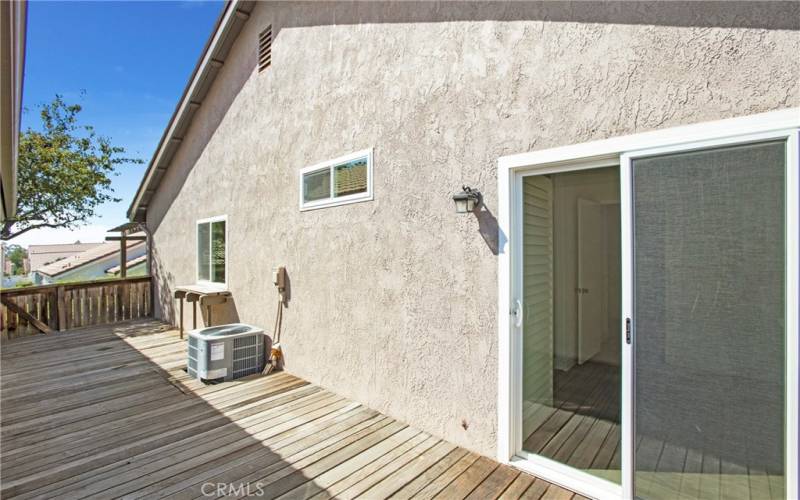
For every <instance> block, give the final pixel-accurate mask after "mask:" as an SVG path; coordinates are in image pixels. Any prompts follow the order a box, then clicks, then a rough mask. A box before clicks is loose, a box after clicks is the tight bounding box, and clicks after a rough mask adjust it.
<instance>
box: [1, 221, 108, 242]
mask: <svg viewBox="0 0 800 500" xmlns="http://www.w3.org/2000/svg"><path fill="white" fill-rule="evenodd" d="M112 227H114V226H113V225H112V226H105V225H102V226H101V225H97V224H92V225H88V226H83V227H79V228H77V229H64V228H58V229H55V228H45V229H34V230H32V231H28V232H27V233H24V234H21V235H20V236H17V237H16V238H14V239H11V240H8V241H6V242H5V243H6V244H9V245H22V246H23V247H27V246H28V245H53V244H57V243H75V242H76V241H79V240H80V242H81V243H98V242H101V241H105V239H106V236H107V232H108V230H109V229H111V228H112Z"/></svg>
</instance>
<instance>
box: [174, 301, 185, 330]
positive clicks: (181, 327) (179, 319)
mask: <svg viewBox="0 0 800 500" xmlns="http://www.w3.org/2000/svg"><path fill="white" fill-rule="evenodd" d="M184 297H186V292H184V291H183V290H178V291H177V292H175V298H176V299H178V309H179V311H180V312H179V313H178V315H179V318H178V326H179V328H180V332H181V338H183V298H184Z"/></svg>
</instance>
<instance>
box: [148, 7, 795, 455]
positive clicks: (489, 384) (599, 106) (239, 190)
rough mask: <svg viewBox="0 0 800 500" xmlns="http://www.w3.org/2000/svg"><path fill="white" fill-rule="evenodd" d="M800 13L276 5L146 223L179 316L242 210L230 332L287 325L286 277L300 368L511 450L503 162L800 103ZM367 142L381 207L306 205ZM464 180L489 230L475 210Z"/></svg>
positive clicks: (215, 97) (234, 66)
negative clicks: (304, 187)
mask: <svg viewBox="0 0 800 500" xmlns="http://www.w3.org/2000/svg"><path fill="white" fill-rule="evenodd" d="M731 9H732V10H731ZM797 14H798V8H797V4H795V5H791V4H774V5H771V6H765V5H750V4H747V6H746V7H743V6H742V5H738V6H735V7H729V8H726V7H725V6H724V5H720V4H702V3H693V2H692V3H689V4H686V5H678V4H674V6H673V7H666V6H663V5H653V4H627V6H626V5H619V4H607V5H605V6H600V5H597V4H589V3H586V4H583V3H581V2H577V3H575V4H549V5H540V4H532V3H521V4H514V5H501V4H481V5H473V4H460V3H455V2H454V3H429V4H414V3H405V2H400V3H398V4H393V5H392V4H382V3H377V4H358V3H356V4H351V3H347V4H333V3H325V4H324V5H314V4H303V3H299V4H269V3H259V4H258V5H257V6H256V7H255V10H254V12H253V14H252V16H251V17H250V19H249V20H248V21H247V24H246V26H245V28H244V30H243V32H242V33H241V35H240V36H239V39H238V41H237V43H236V45H235V46H234V47H233V49H232V52H231V54H230V56H229V57H228V59H227V60H226V62H225V65H224V67H223V68H222V70H221V72H220V74H219V77H218V79H217V81H216V83H215V84H214V87H213V88H212V90H211V92H210V94H209V96H208V98H207V99H206V100H205V101H204V102H203V104H202V106H201V107H200V109H199V110H198V112H197V114H196V115H195V118H194V121H193V123H192V125H191V128H190V129H189V132H188V134H187V135H186V137H185V138H184V141H183V144H182V146H181V149H180V150H179V152H178V153H177V155H176V157H175V159H174V160H173V162H172V165H171V166H170V168H169V170H168V171H167V173H166V177H165V178H164V180H163V181H162V183H161V184H160V186H159V188H158V190H157V192H156V194H155V196H154V198H153V201H152V203H151V205H150V206H149V208H148V213H147V222H148V226H149V227H150V230H151V231H152V234H153V250H154V273H155V275H156V277H157V280H156V281H157V286H158V292H157V293H158V296H159V297H160V303H159V311H160V314H161V315H163V317H164V318H165V319H169V320H172V321H174V320H175V310H176V305H175V303H174V301H173V300H172V299H171V298H170V295H171V288H172V287H173V286H175V285H176V284H184V283H191V282H194V280H195V259H196V256H195V248H194V242H195V221H196V220H197V219H200V218H205V217H211V216H216V215H222V214H226V215H227V216H228V231H229V242H228V286H229V289H230V291H231V292H232V295H233V303H232V304H230V305H229V306H228V307H227V309H225V310H224V311H221V312H219V313H216V312H215V318H214V321H215V323H217V322H218V321H228V320H241V321H243V322H247V323H251V324H255V325H259V326H261V327H264V328H265V330H271V328H272V324H273V321H274V315H275V304H276V301H277V293H276V291H275V289H274V287H273V286H272V283H271V276H270V270H271V268H272V267H273V266H278V265H283V266H286V269H287V271H288V274H289V278H290V283H291V298H290V301H289V304H288V308H287V309H286V311H285V314H284V330H283V335H282V339H281V340H282V344H283V348H284V352H285V356H286V369H287V370H288V371H289V372H291V373H294V374H296V375H298V376H300V377H303V378H305V379H307V380H309V381H311V382H313V383H316V384H320V385H322V386H324V387H327V388H331V389H332V390H334V391H335V392H337V393H339V394H342V395H345V396H348V397H350V398H353V399H355V400H358V401H360V402H362V403H364V404H366V405H368V406H370V407H372V408H375V409H377V410H380V411H382V412H385V413H387V414H389V415H391V416H393V417H396V418H399V419H400V420H403V421H406V422H409V423H412V424H414V425H416V426H418V427H420V428H422V429H423V430H425V431H428V432H430V433H433V434H435V435H437V436H441V437H444V438H446V439H449V440H451V441H453V442H455V443H457V444H459V445H462V446H465V447H466V448H469V449H471V450H475V451H477V452H480V453H483V454H486V455H494V454H495V450H496V446H497V443H496V428H497V393H498V390H497V386H498V375H497V373H498V360H497V335H498V333H497V317H498V314H502V313H504V311H500V312H498V310H497V293H498V292H497V286H498V285H497V257H496V252H497V239H498V235H497V225H496V220H495V214H496V213H497V196H496V193H497V175H496V164H497V159H498V158H499V157H500V156H503V155H506V154H511V153H520V152H525V151H530V150H536V149H543V148H549V147H553V146H558V145H565V144H573V143H580V142H584V141H589V140H595V139H601V138H606V137H612V136H617V135H622V134H628V133H634V132H640V131H644V130H652V129H657V128H662V127H668V126H674V125H681V124H688V123H695V122H702V121H706V120H714V119H720V118H727V117H734V116H740V115H747V114H752V113H758V112H762V111H768V110H773V109H780V108H786V107H790V106H797V105H798V104H800V90H799V89H798V78H799V77H800V58H798V57H797V54H798V53H800V36H798V31H797V28H798V27H797V25H796V21H791V19H797V17H798V16H797ZM270 23H271V24H272V25H273V33H274V43H273V47H272V66H271V67H269V69H267V70H266V71H264V72H262V73H258V72H257V70H256V69H255V61H256V54H255V50H256V46H255V44H256V40H257V35H258V33H259V32H260V31H261V30H262V29H263V28H264V27H265V26H266V25H268V24H270ZM369 147H373V148H374V158H375V162H374V198H375V199H374V201H370V202H364V203H357V204H352V205H347V206H340V207H335V208H326V209H321V210H314V211H307V212H301V211H299V209H298V170H299V169H301V168H302V167H305V166H308V165H312V164H314V163H317V162H320V161H324V160H327V159H330V158H334V157H337V156H340V155H343V154H347V153H351V152H354V151H357V150H361V149H365V148H369ZM462 184H468V185H470V186H473V187H475V188H478V189H480V190H481V192H482V193H483V194H484V200H485V205H486V206H485V208H484V210H483V211H482V212H481V213H480V215H478V216H476V215H459V214H456V213H455V210H454V203H453V201H452V199H451V197H452V195H453V194H454V193H455V192H456V191H459V190H460V187H461V185H462ZM189 311H190V309H187V312H186V314H187V316H186V320H187V324H191V319H190V312H189Z"/></svg>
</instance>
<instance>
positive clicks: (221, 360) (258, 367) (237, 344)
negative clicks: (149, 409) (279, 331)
mask: <svg viewBox="0 0 800 500" xmlns="http://www.w3.org/2000/svg"><path fill="white" fill-rule="evenodd" d="M269 343H270V340H269V338H268V337H267V336H266V335H264V330H262V329H260V328H257V327H255V326H251V325H245V324H242V323H233V324H230V325H220V326H210V327H207V328H200V329H198V330H192V331H190V332H189V348H188V359H187V360H186V371H187V372H188V373H189V375H190V376H192V377H195V378H197V379H200V380H219V379H224V380H225V381H229V380H234V379H237V378H240V377H246V376H247V375H253V374H255V373H261V371H262V370H263V369H264V364H265V362H266V356H265V353H266V352H268V351H269V348H270V346H269V345H268V344H269Z"/></svg>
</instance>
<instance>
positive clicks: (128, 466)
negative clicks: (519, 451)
mask: <svg viewBox="0 0 800 500" xmlns="http://www.w3.org/2000/svg"><path fill="white" fill-rule="evenodd" d="M2 347H3V349H2V408H1V410H0V415H1V416H2V426H1V432H2V458H1V460H2V463H1V464H2V476H1V477H0V496H2V497H3V498H11V497H16V498H36V497H39V498H52V497H62V498H77V497H87V496H95V497H102V498H111V497H121V496H127V497H149V498H160V497H165V496H169V497H173V498H198V497H204V498H208V497H231V498H237V497H245V496H258V497H261V498H277V497H281V498H287V499H288V498H317V499H322V498H331V497H336V498H355V497H359V496H360V497H363V498H386V497H389V496H394V497H396V498H411V497H415V498H432V497H435V496H439V497H442V498H466V497H471V498H480V499H484V498H521V497H524V498H560V499H569V498H573V496H574V497H575V498H580V497H578V496H577V495H573V493H572V492H569V491H567V490H565V489H563V488H560V487H558V486H556V485H552V484H549V483H547V482H545V481H543V480H541V479H537V478H534V477H533V476H530V475H527V474H524V473H520V472H519V471H517V470H515V469H513V468H511V467H508V466H505V465H499V464H498V463H496V462H494V461H493V460H490V459H488V458H485V457H480V456H478V455H476V454H474V453H470V452H468V451H466V450H464V449H461V448H457V447H455V446H454V445H452V444H450V443H447V442H446V441H442V440H440V439H438V438H435V437H433V436H430V435H428V434H426V433H424V432H420V431H418V430H416V429H414V428H412V427H409V426H407V425H405V424H402V423H400V422H397V421H395V420H393V419H391V418H389V417H386V416H384V415H381V414H380V413H378V412H376V411H373V410H371V409H369V408H365V407H364V406H361V405H360V404H358V403H355V402H352V401H349V400H347V399H345V398H342V397H340V396H337V395H335V394H333V393H331V392H328V391H326V390H323V389H321V388H319V387H316V386H313V385H311V384H308V383H307V382H305V381H304V380H301V379H299V378H297V377H294V376H292V375H289V374H288V373H277V374H273V375H270V376H267V377H264V376H253V377H248V378H245V379H240V380H237V381H234V382H229V383H224V384H217V385H204V384H202V383H200V382H198V381H196V380H193V379H191V378H189V377H188V375H186V373H185V372H184V371H183V368H184V366H185V349H186V344H185V342H184V341H181V340H179V339H178V333H177V331H176V330H173V329H172V328H171V327H169V326H168V325H164V324H163V323H160V322H157V321H153V320H145V321H135V322H128V323H121V324H116V325H104V326H97V327H90V328H84V329H80V330H71V331H67V332H63V333H58V334H54V335H49V336H43V335H40V336H35V337H27V338H20V339H16V340H12V341H4V342H3V345H2Z"/></svg>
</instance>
